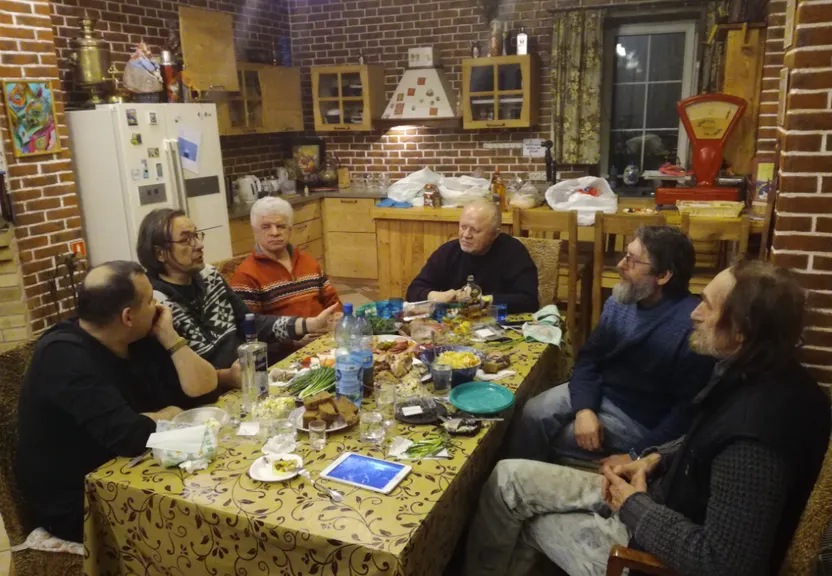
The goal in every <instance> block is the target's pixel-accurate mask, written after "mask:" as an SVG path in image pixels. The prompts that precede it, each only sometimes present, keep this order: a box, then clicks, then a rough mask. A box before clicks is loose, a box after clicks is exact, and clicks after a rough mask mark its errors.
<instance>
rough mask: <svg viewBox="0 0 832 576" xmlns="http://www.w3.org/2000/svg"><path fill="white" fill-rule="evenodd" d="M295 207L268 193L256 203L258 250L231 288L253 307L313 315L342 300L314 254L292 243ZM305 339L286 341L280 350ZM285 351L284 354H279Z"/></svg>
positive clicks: (263, 311) (275, 312)
mask: <svg viewBox="0 0 832 576" xmlns="http://www.w3.org/2000/svg"><path fill="white" fill-rule="evenodd" d="M294 216H295V213H294V210H292V206H291V205H290V204H289V203H288V202H286V200H283V199H282V198H274V197H271V196H267V197H265V198H261V199H260V200H258V201H257V202H255V203H254V206H252V207H251V228H252V230H253V231H254V242H255V245H254V249H253V250H252V252H251V254H249V255H248V257H247V258H246V259H245V260H243V262H242V263H241V264H240V266H239V267H238V268H237V270H236V271H235V272H234V275H233V276H232V277H231V288H232V289H233V290H234V292H236V293H237V295H238V296H239V297H240V298H242V299H243V301H244V302H245V303H246V304H247V305H248V307H249V308H250V309H251V311H252V312H255V313H257V314H271V315H275V316H300V317H303V318H313V317H315V316H317V315H318V314H320V313H321V312H323V311H324V310H325V309H327V308H329V307H330V306H334V305H338V306H339V308H340V304H341V301H340V300H339V299H338V294H337V292H336V291H335V288H334V287H333V286H332V284H330V282H329V279H328V278H327V277H326V275H325V274H324V272H323V270H322V269H321V265H320V264H318V261H317V260H315V258H314V256H312V255H311V254H309V253H308V252H305V251H304V250H301V249H300V248H298V247H297V246H293V245H292V244H291V243H290V240H291V237H292V224H293V223H294ZM302 344H303V341H300V342H284V343H281V352H285V353H288V352H292V351H294V350H295V349H297V348H299V347H300V346H301V345H302ZM279 354H280V353H279Z"/></svg>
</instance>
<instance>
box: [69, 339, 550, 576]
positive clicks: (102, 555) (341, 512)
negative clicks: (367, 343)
mask: <svg viewBox="0 0 832 576" xmlns="http://www.w3.org/2000/svg"><path fill="white" fill-rule="evenodd" d="M513 337H514V340H512V341H511V342H509V343H507V344H506V343H503V344H502V345H501V346H502V349H503V350H504V351H505V352H506V353H508V354H509V356H510V360H511V365H510V370H512V371H513V372H514V375H511V376H508V377H506V378H504V379H501V380H499V382H498V383H499V384H500V385H502V386H505V387H506V388H508V389H509V390H511V391H512V392H513V393H514V395H515V403H514V406H513V407H512V408H509V409H508V410H506V411H504V412H503V413H501V414H500V416H502V417H503V419H502V420H496V421H489V422H484V423H483V426H482V428H481V430H480V431H479V432H478V433H477V434H476V435H475V436H470V437H466V436H453V437H452V438H453V445H452V446H451V448H450V449H449V457H448V458H446V459H422V460H410V461H405V462H404V463H406V464H409V465H411V466H412V471H411V472H410V473H409V474H408V475H407V476H406V477H405V478H404V480H402V481H401V483H399V484H398V485H397V486H396V488H394V489H393V490H392V492H390V493H389V494H386V495H385V494H381V493H377V492H372V491H369V490H366V489H362V488H357V487H353V486H350V485H347V484H341V483H337V482H333V481H330V480H321V481H319V482H318V485H319V486H320V485H325V486H329V487H330V488H337V489H338V490H340V491H342V492H343V493H344V499H343V501H341V502H337V503H336V502H334V501H331V500H330V498H329V497H328V496H327V495H326V494H325V493H324V492H321V491H320V490H319V489H318V487H315V486H313V485H312V484H311V483H310V482H309V481H308V480H306V479H304V478H303V477H301V476H297V477H295V478H293V479H291V480H288V481H285V482H275V483H264V482H260V481H257V480H253V479H252V478H251V477H250V476H249V475H248V473H247V472H248V470H249V467H250V466H251V465H252V463H253V462H254V461H255V459H257V458H258V457H260V456H262V452H261V448H262V446H263V439H262V438H257V437H249V436H239V435H238V434H237V430H236V429H234V428H232V427H231V426H226V427H224V428H223V429H222V430H221V432H220V436H219V446H218V449H217V454H216V457H215V458H214V459H213V461H211V462H210V463H209V464H208V466H207V468H205V469H202V470H197V471H194V472H192V473H189V472H186V471H185V470H183V469H181V468H179V467H171V468H163V467H162V466H161V465H160V464H159V463H157V462H156V460H155V459H154V458H152V457H149V458H146V459H145V460H143V461H141V462H140V463H139V464H138V465H134V466H131V465H130V460H129V459H127V458H116V459H114V460H111V461H110V462H108V463H106V464H105V465H103V466H101V467H100V468H98V469H96V470H95V471H93V472H92V473H90V474H89V475H88V476H87V477H86V482H85V487H86V488H85V510H84V551H85V561H84V570H85V573H86V575H87V576H99V575H122V576H123V575H130V574H142V575H146V574H171V575H182V576H185V575H200V576H202V575H205V574H210V575H213V576H221V575H229V576H232V575H234V576H242V575H246V574H258V575H259V574H274V575H285V576H307V575H327V576H330V575H331V576H347V575H356V576H357V575H361V576H381V575H385V576H386V575H390V576H405V575H414V576H415V575H425V576H428V575H430V576H436V575H439V574H442V573H443V570H445V568H446V566H447V564H448V562H449V560H450V559H451V557H452V554H453V552H454V549H455V548H456V546H457V545H458V543H459V541H460V537H461V536H462V534H463V533H464V530H465V526H466V523H467V520H468V518H469V517H470V516H471V513H472V511H473V508H474V506H475V505H476V502H477V499H478V497H479V493H480V490H481V488H482V485H483V484H484V482H485V480H486V479H487V477H488V475H489V474H490V472H491V470H492V468H493V466H494V464H495V463H496V460H497V459H498V456H499V455H500V451H501V446H502V444H503V439H504V437H505V435H506V432H507V430H508V428H509V426H510V422H511V418H512V416H516V414H518V412H519V411H520V410H521V409H522V406H523V404H524V403H525V402H526V400H528V398H530V397H531V396H533V395H535V394H536V393H538V392H539V391H541V390H543V389H545V388H547V387H549V386H551V385H552V384H553V383H555V382H556V381H557V379H558V370H559V369H558V366H559V362H560V360H559V355H560V349H559V348H557V347H555V346H552V345H548V344H543V343H539V342H534V341H531V342H529V341H525V340H523V339H522V337H521V336H519V335H518V334H514V336H513ZM472 346H474V347H476V348H479V349H481V350H487V349H488V348H489V347H490V346H491V345H488V344H472ZM332 347H333V341H332V337H331V336H324V337H321V338H319V339H317V340H315V341H313V342H312V343H310V344H309V345H307V346H306V347H304V348H303V349H301V350H299V351H297V352H296V353H295V354H293V355H292V356H290V357H288V358H286V359H285V360H283V361H281V362H279V363H278V364H276V367H279V368H286V367H288V366H290V365H292V364H293V363H296V362H298V361H300V360H301V359H303V358H304V357H314V356H316V355H318V354H325V353H331V350H332ZM238 403H239V391H230V392H228V393H226V394H225V395H223V396H222V397H220V399H219V401H218V403H217V404H218V405H219V406H220V407H224V406H225V407H229V406H232V405H235V404H237V405H238ZM363 403H364V406H372V405H373V400H372V398H365V399H364V401H363ZM449 407H450V406H449ZM451 409H452V408H451ZM358 428H359V426H358V425H355V426H352V427H349V428H347V429H345V430H342V431H339V432H333V433H330V434H328V436H327V440H326V445H325V447H324V449H323V450H321V451H315V450H313V449H312V447H311V446H310V443H309V439H308V437H307V435H306V433H305V432H302V431H298V448H297V449H296V450H295V452H294V453H295V454H298V455H299V456H301V457H302V458H303V466H304V468H306V469H307V470H308V471H309V472H310V473H311V475H312V478H313V479H314V478H317V477H318V475H319V474H320V472H321V471H322V470H323V469H324V468H326V467H327V466H328V465H329V464H331V463H332V462H333V461H334V460H335V459H336V458H337V457H338V456H339V455H340V454H342V453H344V452H355V453H359V454H363V455H366V456H371V457H375V458H382V459H384V458H386V459H392V458H391V457H390V456H389V454H388V453H387V448H388V445H389V439H390V438H391V437H393V436H401V437H404V438H407V439H411V440H418V439H423V438H427V437H429V436H435V434H436V432H437V427H436V426H434V425H410V424H404V423H401V422H397V423H396V424H395V425H394V427H393V428H392V429H391V430H390V431H389V432H388V443H386V444H383V445H373V444H368V443H363V442H362V441H361V440H360V437H359V436H360V435H359V430H358Z"/></svg>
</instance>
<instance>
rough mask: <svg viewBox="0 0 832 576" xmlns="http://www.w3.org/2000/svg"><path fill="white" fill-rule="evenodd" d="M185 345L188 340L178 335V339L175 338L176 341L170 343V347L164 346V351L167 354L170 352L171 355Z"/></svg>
mask: <svg viewBox="0 0 832 576" xmlns="http://www.w3.org/2000/svg"><path fill="white" fill-rule="evenodd" d="M187 345H188V341H187V340H186V339H185V338H183V337H182V336H180V337H179V340H177V341H176V342H174V343H173V345H172V346H171V347H170V348H166V349H165V351H166V352H167V353H168V354H170V355H171V356H173V355H174V354H176V353H177V352H178V351H179V350H181V349H182V348H184V347H185V346H187Z"/></svg>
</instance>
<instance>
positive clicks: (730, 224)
mask: <svg viewBox="0 0 832 576" xmlns="http://www.w3.org/2000/svg"><path fill="white" fill-rule="evenodd" d="M680 229H681V230H682V233H683V234H685V235H687V237H688V238H690V239H691V241H693V242H702V241H704V242H720V243H722V242H732V243H734V245H735V248H736V254H734V256H735V257H737V258H740V257H742V256H745V254H747V253H748V236H749V234H750V233H751V224H750V222H749V221H748V218H747V217H745V216H743V217H741V218H706V217H702V216H691V215H690V214H682V225H681V227H680ZM697 260H699V258H697ZM722 264H725V265H727V262H723V263H722Z"/></svg>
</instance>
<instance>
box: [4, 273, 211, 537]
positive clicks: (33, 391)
mask: <svg viewBox="0 0 832 576" xmlns="http://www.w3.org/2000/svg"><path fill="white" fill-rule="evenodd" d="M216 386H217V375H216V371H215V370H214V368H213V366H211V365H210V364H209V363H208V362H206V361H205V360H203V359H202V358H200V357H199V356H197V355H196V354H195V353H194V352H193V351H192V350H191V349H190V348H189V347H188V346H187V343H186V342H185V340H184V339H183V338H181V337H180V336H179V334H177V333H176V331H175V330H174V328H173V320H172V317H171V313H170V310H168V309H167V308H164V307H163V306H160V305H159V304H157V303H156V301H155V300H154V298H153V289H152V288H151V286H150V282H148V280H147V276H145V274H144V271H143V270H142V268H141V266H139V265H138V264H136V263H134V262H108V263H106V264H101V265H100V266H97V267H95V268H93V269H92V270H90V272H89V274H87V276H86V278H85V279H84V281H83V283H82V284H81V288H80V290H79V292H78V319H76V320H69V321H65V322H61V323H59V324H57V325H55V326H53V327H52V328H51V329H49V330H48V331H47V332H46V333H45V334H44V335H43V336H41V338H40V339H39V340H38V342H37V344H36V345H35V352H34V356H33V357H32V363H31V364H30V366H29V371H28V373H27V374H26V381H25V382H24V384H23V387H22V389H21V391H20V405H19V408H18V413H19V440H18V450H17V470H16V472H17V478H18V483H19V484H20V487H21V488H22V490H23V493H24V494H25V496H26V501H27V502H28V503H29V505H30V506H31V508H32V512H33V515H34V520H35V521H36V522H37V525H38V526H40V527H43V528H45V529H46V531H47V532H49V533H50V534H52V535H54V536H58V537H59V538H63V539H65V540H72V541H74V542H81V540H82V537H83V532H84V476H86V475H87V474H88V473H90V472H92V471H93V470H95V469H96V468H98V467H99V466H101V465H102V464H104V463H105V462H107V461H108V460H111V459H112V458H115V457H116V456H137V455H139V454H141V453H142V452H144V450H145V444H147V438H148V436H150V434H151V433H153V432H155V431H156V421H157V420H169V419H171V418H172V417H173V416H175V415H176V414H177V413H179V412H180V411H181V410H180V409H184V408H190V407H192V406H194V405H196V404H197V403H199V402H200V400H201V398H200V397H203V398H204V396H203V395H205V394H206V393H209V392H211V391H212V390H214V388H216Z"/></svg>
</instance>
